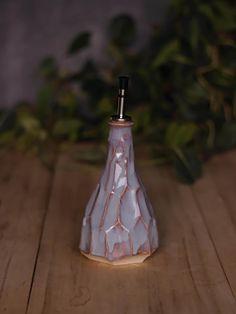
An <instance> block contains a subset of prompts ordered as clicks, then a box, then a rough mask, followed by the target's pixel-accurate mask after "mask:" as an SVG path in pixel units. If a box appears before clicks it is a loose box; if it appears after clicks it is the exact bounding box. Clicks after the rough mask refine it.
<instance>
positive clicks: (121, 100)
mask: <svg viewBox="0 0 236 314" xmlns="http://www.w3.org/2000/svg"><path fill="white" fill-rule="evenodd" d="M118 80H119V89H118V102H117V112H116V114H115V115H112V116H111V120H112V121H119V122H125V121H131V117H130V116H127V115H126V114H125V109H126V108H125V105H126V100H127V93H128V83H129V77H128V76H119V78H118Z"/></svg>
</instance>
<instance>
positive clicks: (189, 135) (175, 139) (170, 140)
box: [165, 122, 198, 148]
mask: <svg viewBox="0 0 236 314" xmlns="http://www.w3.org/2000/svg"><path fill="white" fill-rule="evenodd" d="M197 131H198V129H197V126H196V125H195V124H194V123H184V124H179V123H177V122H171V123H170V124H169V125H168V126H167V131H166V135H165V143H166V145H167V146H168V147H171V148H176V147H181V146H184V145H187V144H188V143H189V142H191V141H192V140H193V139H194V137H195V135H196V133H197Z"/></svg>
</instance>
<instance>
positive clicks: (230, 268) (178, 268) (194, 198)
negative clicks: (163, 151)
mask: <svg viewBox="0 0 236 314" xmlns="http://www.w3.org/2000/svg"><path fill="white" fill-rule="evenodd" d="M235 157H236V152H231V153H227V154H224V155H221V156H217V157H215V158H213V159H212V161H211V162H209V163H208V164H207V165H206V169H205V172H204V176H203V178H201V179H200V180H199V181H198V182H197V183H196V184H195V185H193V186H185V185H181V184H179V183H177V182H176V180H175V178H174V176H173V174H172V171H171V170H170V169H169V168H157V167H155V166H153V165H152V164H151V163H145V164H142V163H141V164H140V165H139V173H140V175H141V177H142V179H143V182H144V185H145V186H146V189H147V192H148V194H149V196H150V198H151V200H152V203H153V207H154V208H155V210H156V217H157V221H158V227H159V233H160V248H159V250H158V251H157V253H155V254H154V255H153V256H152V257H151V258H149V259H148V260H147V261H146V262H144V263H143V264H140V265H133V266H118V267H115V266H110V265H105V264H100V263H96V262H93V261H90V260H87V259H86V258H85V257H83V256H82V255H81V254H80V253H79V251H78V243H79V235H80V226H81V219H82V216H83V211H84V207H85V205H86V203H87V200H88V197H89V196H90V194H91V191H92V190H93V188H94V187H95V185H96V183H97V181H98V179H99V176H100V173H101V168H100V167H95V166H89V165H84V164H79V163H76V162H74V161H73V159H72V158H71V155H70V154H68V153H63V154H61V156H59V158H58V162H57V164H56V169H55V173H54V175H52V174H49V173H48V172H47V171H46V170H45V169H43V168H42V167H41V166H39V163H38V162H37V160H33V159H31V160H30V161H28V160H27V161H25V160H24V159H22V157H20V156H14V157H11V158H12V160H10V159H5V160H4V161H3V162H2V163H1V164H0V178H1V179H0V197H1V200H2V204H1V208H0V214H1V216H0V217H1V218H0V245H1V250H0V266H1V267H0V284H1V286H0V287H2V288H0V296H1V298H0V313H9V314H15V313H16V314H21V313H28V314H41V313H42V314H59V313H60V314H62V313H63V314H74V313H82V314H91V313H102V314H108V313H109V314H110V313H112V314H113V313H114V314H123V313H128V314H134V313H135V314H148V313H155V314H158V313H161V314H163V313H166V314H173V313H186V314H189V313H191V314H199V313H200V314H201V313H202V314H205V313H207V314H208V313H212V314H215V313H216V314H217V313H225V314H231V313H232V314H233V313H236V300H235V293H236V267H235V266H236V247H235V243H236V241H235V240H236V230H235V218H236V208H235V201H234V199H235V195H236V186H235V177H236V163H235V161H234V160H235V159H234V158H235ZM226 161H227V162H226ZM2 165H4V166H2ZM12 165H13V166H12ZM4 178H5V179H4ZM4 180H6V182H4ZM13 194H14V197H12V195H13ZM1 226H2V227H1ZM5 226H7V227H5ZM4 228H5V229H4ZM3 232H4V237H2V238H1V234H2V233H3Z"/></svg>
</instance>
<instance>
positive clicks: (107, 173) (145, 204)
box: [80, 76, 158, 265]
mask: <svg viewBox="0 0 236 314" xmlns="http://www.w3.org/2000/svg"><path fill="white" fill-rule="evenodd" d="M127 88H128V77H126V76H122V77H119V93H118V108H117V114H116V115H113V116H111V118H110V121H109V127H110V130H109V138H108V145H109V146H108V156H107V162H106V165H105V169H104V172H103V174H102V176H101V178H100V181H99V182H98V184H97V187H96V189H95V190H94V192H93V193H92V195H91V197H90V200H89V202H88V204H87V207H86V209H85V213H84V218H83V222H82V229H81V238H80V250H81V253H82V254H84V255H85V256H86V257H88V258H90V259H92V260H96V261H99V262H104V263H109V264H112V265H123V264H132V263H141V262H143V261H144V260H145V259H146V258H147V257H148V256H150V255H151V254H152V253H153V252H154V251H155V250H156V249H157V247H158V232H157V225H156V220H155V217H154V211H153V208H152V205H151V203H150V201H149V199H148V197H147V194H146V192H145V189H144V187H143V184H142V182H141V180H140V178H139V176H138V175H137V173H136V170H135V164H134V151H133V140H132V125H133V122H132V120H131V118H130V117H129V116H127V115H125V113H124V107H125V100H126V94H127Z"/></svg>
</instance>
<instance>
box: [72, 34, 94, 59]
mask: <svg viewBox="0 0 236 314" xmlns="http://www.w3.org/2000/svg"><path fill="white" fill-rule="evenodd" d="M90 39H91V34H90V33H89V32H82V33H79V34H78V35H77V36H76V37H75V38H74V39H73V40H72V42H71V44H70V45H69V48H68V51H67V53H68V54H71V55H73V54H75V53H77V52H78V51H80V50H82V49H84V48H87V47H88V46H89V44H90Z"/></svg>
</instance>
